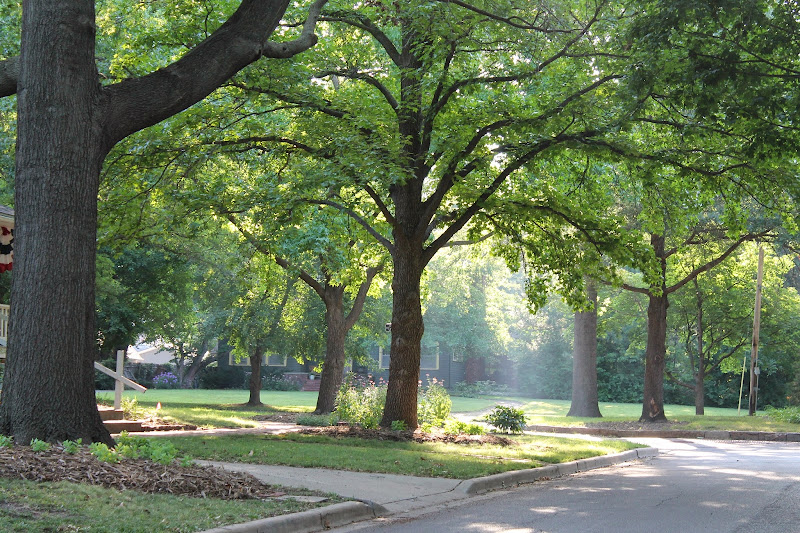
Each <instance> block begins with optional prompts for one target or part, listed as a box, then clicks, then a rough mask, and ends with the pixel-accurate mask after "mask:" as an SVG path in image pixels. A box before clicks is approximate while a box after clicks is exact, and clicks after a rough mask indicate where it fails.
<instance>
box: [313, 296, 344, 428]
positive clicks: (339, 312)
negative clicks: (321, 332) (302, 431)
mask: <svg viewBox="0 0 800 533" xmlns="http://www.w3.org/2000/svg"><path fill="white" fill-rule="evenodd" d="M336 293H337V294H336V295H335V296H338V298H337V297H334V298H331V299H330V300H331V301H326V302H325V306H326V310H325V323H326V325H327V327H328V331H327V334H326V337H325V362H324V363H323V364H322V375H321V376H320V384H319V396H317V408H316V409H315V410H314V414H318V415H320V414H327V413H330V412H331V411H333V409H334V407H335V406H336V393H337V392H338V391H339V387H341V385H342V378H343V376H344V360H345V353H344V341H345V338H346V337H347V330H348V328H347V327H346V325H345V319H344V301H343V300H344V287H341V290H338V291H336Z"/></svg>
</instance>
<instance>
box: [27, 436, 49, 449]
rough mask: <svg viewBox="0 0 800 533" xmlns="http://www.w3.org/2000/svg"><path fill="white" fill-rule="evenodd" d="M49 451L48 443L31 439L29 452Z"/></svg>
mask: <svg viewBox="0 0 800 533" xmlns="http://www.w3.org/2000/svg"><path fill="white" fill-rule="evenodd" d="M49 449H50V443H49V442H45V441H43V440H39V439H33V440H32V441H31V450H33V451H35V452H46V451H47V450H49Z"/></svg>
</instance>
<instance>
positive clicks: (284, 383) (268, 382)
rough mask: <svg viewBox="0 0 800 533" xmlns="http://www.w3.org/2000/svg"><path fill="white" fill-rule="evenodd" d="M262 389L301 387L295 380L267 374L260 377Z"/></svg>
mask: <svg viewBox="0 0 800 533" xmlns="http://www.w3.org/2000/svg"><path fill="white" fill-rule="evenodd" d="M261 388H262V389H263V390H277V391H294V390H300V389H302V388H303V387H302V386H301V385H300V383H298V382H297V381H294V380H291V379H286V378H284V377H283V376H276V375H269V376H264V377H263V378H261Z"/></svg>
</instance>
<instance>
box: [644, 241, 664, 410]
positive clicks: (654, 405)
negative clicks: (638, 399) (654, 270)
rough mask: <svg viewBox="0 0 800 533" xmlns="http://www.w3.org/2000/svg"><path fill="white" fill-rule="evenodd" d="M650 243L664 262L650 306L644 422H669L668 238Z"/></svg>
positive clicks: (648, 312) (650, 295)
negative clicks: (666, 404) (666, 386)
mask: <svg viewBox="0 0 800 533" xmlns="http://www.w3.org/2000/svg"><path fill="white" fill-rule="evenodd" d="M650 243H651V245H652V246H653V250H654V251H655V253H656V257H658V258H659V259H660V260H661V279H662V286H661V290H660V291H654V290H652V289H651V290H650V293H649V294H648V297H649V300H650V301H649V303H648V305H647V347H646V348H645V362H644V398H643V401H642V416H641V417H639V421H641V422H661V421H664V420H666V419H667V417H666V416H665V414H664V370H665V368H666V357H667V308H668V307H669V300H668V297H667V291H666V287H665V284H664V281H663V280H665V278H666V271H667V270H666V269H667V260H666V256H665V251H664V237H663V236H660V235H652V236H651V238H650Z"/></svg>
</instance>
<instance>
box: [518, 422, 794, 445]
mask: <svg viewBox="0 0 800 533" xmlns="http://www.w3.org/2000/svg"><path fill="white" fill-rule="evenodd" d="M525 429H526V431H533V432H538V433H569V434H580V435H598V436H601V437H623V438H630V437H641V438H661V439H708V440H753V441H768V442H800V433H785V432H770V431H726V430H708V431H706V430H682V429H653V430H649V429H608V428H587V427H570V426H564V427H559V426H530V425H529V426H527V427H526V428H525Z"/></svg>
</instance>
